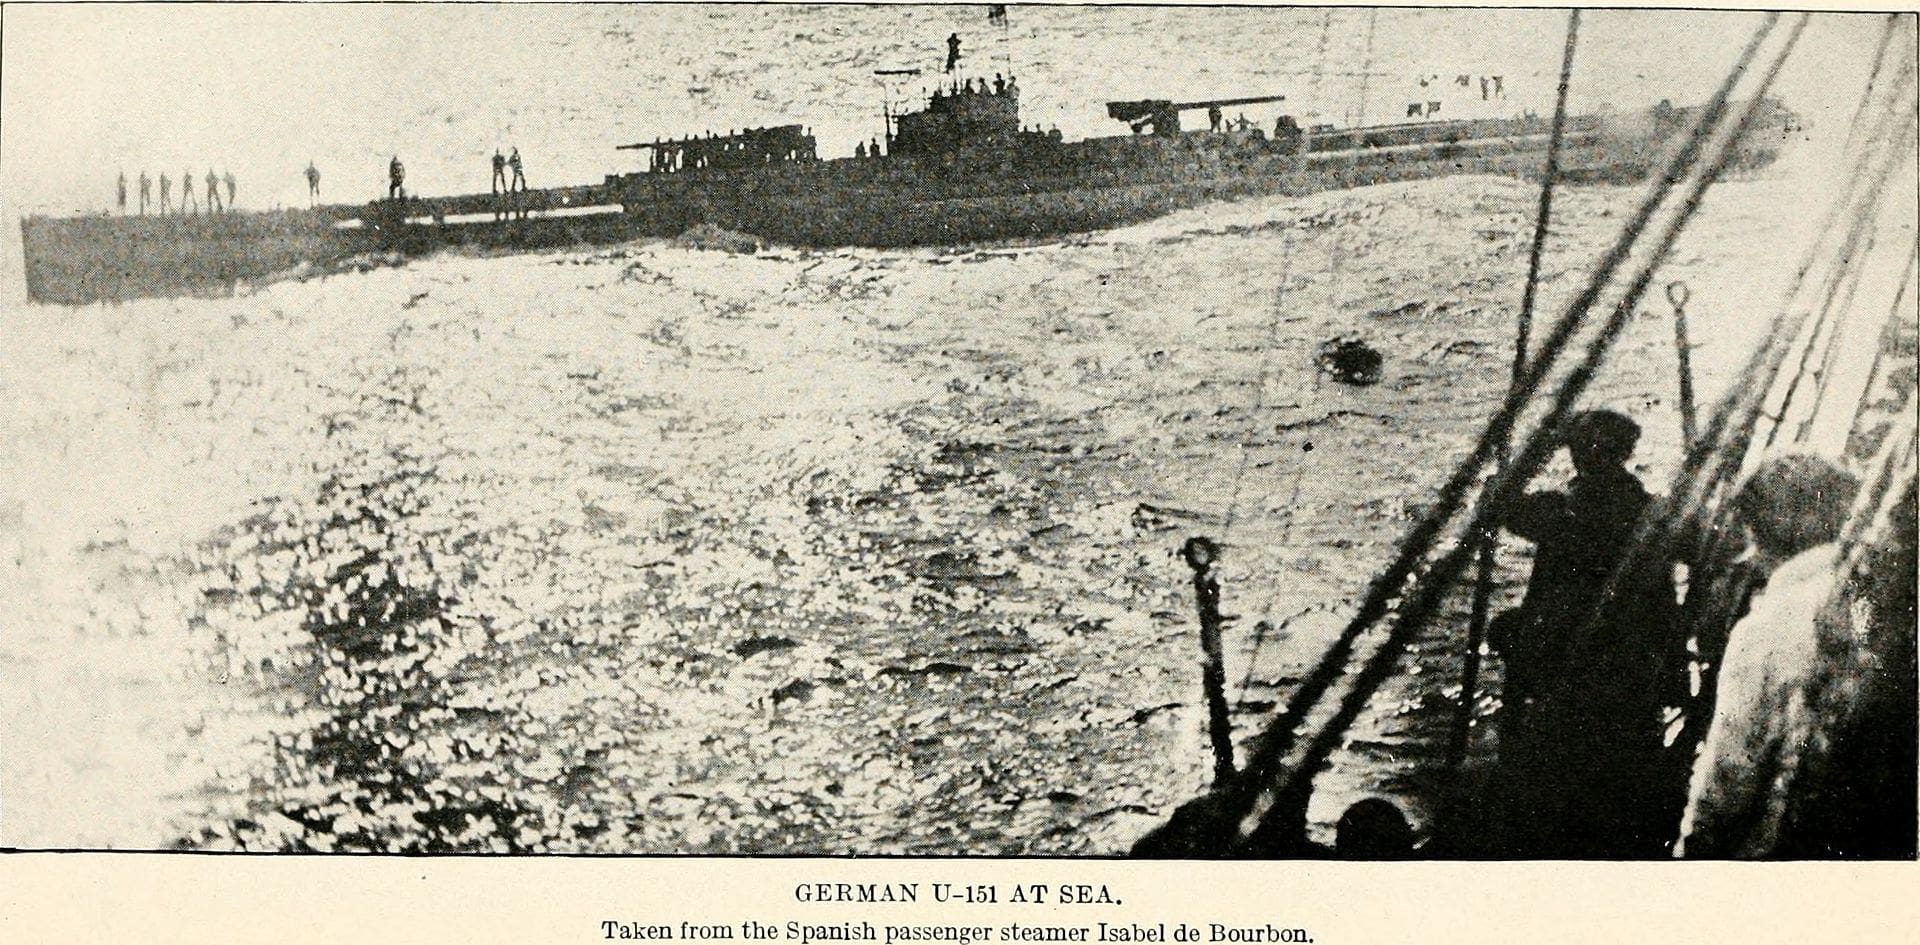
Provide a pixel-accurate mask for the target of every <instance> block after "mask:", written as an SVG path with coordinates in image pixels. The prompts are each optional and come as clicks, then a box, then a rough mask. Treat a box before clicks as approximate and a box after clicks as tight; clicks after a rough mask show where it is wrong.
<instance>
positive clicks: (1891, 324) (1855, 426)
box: [1847, 247, 1920, 436]
mask: <svg viewBox="0 0 1920 945" xmlns="http://www.w3.org/2000/svg"><path fill="white" fill-rule="evenodd" d="M1916 267H1920V247H1916V248H1915V249H1914V251H1913V252H1912V253H1909V254H1907V269H1906V271H1905V272H1904V273H1902V274H1901V275H1900V288H1899V290H1898V291H1896V292H1895V293H1894V295H1893V305H1891V306H1890V307H1889V308H1888V310H1887V320H1886V321H1885V322H1884V323H1882V324H1881V326H1880V338H1879V343H1878V344H1877V345H1875V346H1874V351H1873V363H1872V364H1871V365H1869V366H1868V367H1867V389H1866V390H1865V391H1864V392H1862V393H1861V395H1860V401H1859V403H1856V404H1854V407H1853V419H1852V420H1851V421H1849V422H1848V423H1847V433H1848V434H1849V436H1851V435H1852V434H1855V433H1858V432H1859V429H1860V421H1861V419H1862V418H1864V417H1865V416H1866V413H1867V406H1868V404H1869V403H1871V402H1872V398H1873V384H1874V382H1875V381H1876V380H1878V379H1879V377H1880V368H1881V366H1882V364H1883V363H1884V362H1885V361H1886V358H1887V350H1888V348H1889V347H1890V346H1891V344H1892V338H1891V337H1890V336H1891V335H1892V334H1893V333H1894V332H1897V331H1899V329H1900V322H1901V318H1900V313H1901V309H1900V305H1901V303H1902V302H1904V301H1906V297H1907V288H1908V287H1909V286H1912V285H1914V274H1915V271H1916Z"/></svg>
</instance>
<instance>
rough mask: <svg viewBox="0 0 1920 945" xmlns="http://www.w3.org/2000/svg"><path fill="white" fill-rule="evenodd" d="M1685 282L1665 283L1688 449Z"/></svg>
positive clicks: (1690, 410)
mask: <svg viewBox="0 0 1920 945" xmlns="http://www.w3.org/2000/svg"><path fill="white" fill-rule="evenodd" d="M1688 297H1689V293H1688V291H1687V284H1686V283H1684V282H1669V283H1667V301H1668V302H1671V303H1673V347H1674V350H1675V351H1676V352H1678V353H1679V355H1680V430H1681V432H1682V434H1684V435H1685V437H1686V444H1687V448H1688V449H1692V448H1693V438H1694V430H1695V422H1694V416H1695V414H1694V406H1693V344H1692V343H1691V342H1689V341H1688V340H1687V298H1688Z"/></svg>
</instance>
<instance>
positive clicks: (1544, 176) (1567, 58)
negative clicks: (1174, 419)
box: [1447, 8, 1580, 769]
mask: <svg viewBox="0 0 1920 945" xmlns="http://www.w3.org/2000/svg"><path fill="white" fill-rule="evenodd" d="M1579 43H1580V10H1579V9H1578V8H1576V9H1573V10H1570V11H1568V13H1567V39H1566V48H1565V49H1564V50H1563V51H1562V52H1561V56H1560V84H1559V86H1558V88H1557V89H1556V91H1555V93H1554V103H1553V126H1552V130H1551V132H1550V134H1549V137H1548V139H1547V161H1546V167H1545V168H1544V169H1543V170H1542V172H1541V178H1540V204H1539V208H1538V210H1537V212H1536V213H1535V215H1534V221H1533V245H1532V247H1531V248H1530V249H1529V250H1528V252H1527V278H1526V283H1525V286H1524V287H1523V288H1522V289H1521V292H1520V314H1519V317H1518V319H1517V323H1516V325H1515V326H1514V340H1513V372H1512V378H1511V380H1510V381H1509V383H1508V392H1509V393H1511V392H1512V389H1513V388H1514V387H1515V386H1517V385H1518V384H1519V383H1520V381H1521V379H1522V377H1524V376H1525V374H1526V366H1527V345H1528V342H1529V339H1530V338H1531V337H1532V334H1533V306H1534V303H1535V302H1536V301H1537V300H1538V298H1539V288H1540V260H1541V257H1542V256H1543V255H1544V254H1545V249H1546V244H1547V229H1548V225H1549V223H1550V222H1551V221H1552V219H1553V193H1554V187H1555V185H1556V184H1557V183H1558V179H1559V176H1560V148H1561V146H1562V140H1563V139H1564V138H1565V136H1566V127H1567V89H1568V88H1569V87H1570V86H1571V85H1572V84H1573V55H1574V51H1575V50H1576V49H1577V48H1578V47H1579ZM1511 450H1512V443H1511V436H1510V435H1508V436H1502V437H1500V438H1499V439H1498V440H1497V441H1496V443H1495V445H1494V460H1493V467H1494V469H1495V470H1496V471H1497V470H1504V469H1505V468H1506V466H1507V462H1508V459H1509V453H1510V452H1511ZM1478 538H1479V550H1478V553H1477V556H1476V557H1477V561H1476V564H1477V567H1478V571H1477V573H1476V575H1475V578H1474V584H1473V602H1472V604H1471V606H1470V609H1469V611H1468V617H1467V643H1466V653H1465V657H1464V659H1463V660H1462V661H1461V667H1460V702H1459V704H1458V707H1457V708H1456V710H1455V714H1454V720H1453V730H1452V732H1451V735H1450V737H1449V740H1448V743H1447V767H1448V768H1454V769H1457V768H1458V767H1459V766H1460V765H1461V763H1462V762H1464V761H1466V758H1467V748H1468V745H1469V743H1470V741H1471V739H1472V735H1473V712H1474V703H1475V702H1476V701H1477V700H1476V696H1475V690H1476V689H1477V688H1478V687H1479V677H1480V655H1481V654H1480V650H1481V649H1482V646H1483V644H1484V642H1485V640H1486V634H1487V612H1488V610H1489V609H1490V608H1491V607H1492V603H1493V584H1494V576H1495V572H1496V571H1497V569H1498V556H1499V544H1500V538H1499V531H1498V529H1491V528H1490V529H1486V530H1484V531H1482V532H1481V533H1480V534H1479V536H1478Z"/></svg>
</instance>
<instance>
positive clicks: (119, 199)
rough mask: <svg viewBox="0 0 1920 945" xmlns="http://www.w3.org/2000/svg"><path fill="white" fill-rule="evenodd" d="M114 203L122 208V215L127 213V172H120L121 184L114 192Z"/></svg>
mask: <svg viewBox="0 0 1920 945" xmlns="http://www.w3.org/2000/svg"><path fill="white" fill-rule="evenodd" d="M113 199H114V205H115V206H116V207H119V208H120V215H121V216H126V215H127V172H126V171H121V172H120V184H119V187H118V189H117V190H115V192H114V198H113Z"/></svg>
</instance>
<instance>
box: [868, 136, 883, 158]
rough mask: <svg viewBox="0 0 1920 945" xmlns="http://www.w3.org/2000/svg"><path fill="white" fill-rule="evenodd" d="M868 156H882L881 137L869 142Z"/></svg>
mask: <svg viewBox="0 0 1920 945" xmlns="http://www.w3.org/2000/svg"><path fill="white" fill-rule="evenodd" d="M867 156H868V157H879V156H880V139H879V138H875V139H873V140H872V141H870V142H868V143H867Z"/></svg>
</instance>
